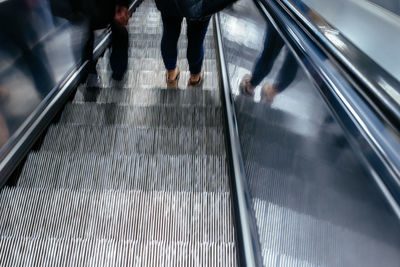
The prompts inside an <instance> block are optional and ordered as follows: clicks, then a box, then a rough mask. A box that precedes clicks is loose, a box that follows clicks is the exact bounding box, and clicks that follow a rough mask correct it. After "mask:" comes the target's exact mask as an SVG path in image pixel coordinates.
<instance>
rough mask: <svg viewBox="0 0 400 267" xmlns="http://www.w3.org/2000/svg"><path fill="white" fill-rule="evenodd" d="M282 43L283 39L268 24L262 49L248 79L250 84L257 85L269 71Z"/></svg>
mask: <svg viewBox="0 0 400 267" xmlns="http://www.w3.org/2000/svg"><path fill="white" fill-rule="evenodd" d="M283 44H284V43H283V40H282V39H281V37H280V36H279V34H278V33H277V32H276V30H275V29H274V28H273V26H269V27H268V29H267V33H266V36H265V42H264V51H263V53H262V54H261V56H260V58H259V59H258V60H257V63H256V65H255V67H254V70H253V73H252V77H251V79H250V84H251V85H252V86H253V87H256V86H258V85H259V84H260V83H261V81H262V80H263V79H264V78H265V77H266V76H267V75H268V73H269V72H270V71H271V68H272V66H273V64H274V60H275V59H276V57H277V56H278V55H279V51H280V50H281V48H282V47H283Z"/></svg>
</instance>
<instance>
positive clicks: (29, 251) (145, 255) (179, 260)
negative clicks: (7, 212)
mask: <svg viewBox="0 0 400 267" xmlns="http://www.w3.org/2000/svg"><path fill="white" fill-rule="evenodd" d="M0 246H1V247H2V248H5V249H4V250H0V259H2V266H30V265H31V264H32V263H35V265H37V266H73V267H75V266H93V267H97V266H143V267H153V266H192V267H203V266H216V267H218V266H220V267H225V266H226V267H234V266H237V262H236V251H235V246H234V245H233V244H230V243H195V244H193V243H188V242H186V243H185V242H168V243H167V242H157V241H151V242H132V241H116V240H100V239H43V238H33V239H32V238H24V239H21V238H4V237H3V238H0ZM39 255H40V256H39ZM3 264H4V265H3Z"/></svg>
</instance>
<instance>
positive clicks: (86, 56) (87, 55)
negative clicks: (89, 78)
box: [82, 27, 97, 74]
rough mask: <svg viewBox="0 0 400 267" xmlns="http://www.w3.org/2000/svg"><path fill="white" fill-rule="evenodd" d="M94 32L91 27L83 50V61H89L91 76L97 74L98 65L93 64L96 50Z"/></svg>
mask: <svg viewBox="0 0 400 267" xmlns="http://www.w3.org/2000/svg"><path fill="white" fill-rule="evenodd" d="M93 31H94V30H93V29H92V28H91V27H90V29H89V31H88V33H87V38H86V42H85V45H84V47H83V50H82V60H83V61H86V60H88V61H89V66H88V73H89V74H96V73H97V71H96V65H95V63H94V62H93V50H94V32H93Z"/></svg>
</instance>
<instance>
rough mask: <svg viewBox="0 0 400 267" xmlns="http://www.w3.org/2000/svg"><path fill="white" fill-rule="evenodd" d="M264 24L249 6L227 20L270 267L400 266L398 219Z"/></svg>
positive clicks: (231, 67) (249, 170)
mask: <svg viewBox="0 0 400 267" xmlns="http://www.w3.org/2000/svg"><path fill="white" fill-rule="evenodd" d="M261 21H264V20H263V18H262V17H261V16H260V14H259V13H258V11H257V10H255V9H254V6H253V5H252V1H241V2H238V3H237V4H236V5H234V6H233V8H231V9H228V10H226V11H224V12H223V13H222V14H221V22H222V23H221V28H222V36H223V37H224V38H223V42H224V47H225V55H226V60H227V64H228V71H229V75H230V83H231V86H232V91H231V93H232V94H233V96H234V99H235V103H234V104H235V111H236V115H237V119H238V127H239V129H238V130H239V136H240V141H241V147H242V152H243V159H244V165H245V172H246V179H247V184H248V186H249V188H250V191H251V195H252V200H253V213H254V214H255V217H256V220H257V225H258V235H259V238H260V243H261V247H262V251H263V259H264V265H265V266H282V265H283V266H378V265H382V264H383V265H385V266H398V262H399V261H400V253H399V252H400V238H399V237H400V225H399V222H398V219H397V217H396V216H395V215H394V214H393V212H392V210H391V209H390V208H389V207H388V205H387V203H386V201H385V200H384V198H383V197H382V194H381V192H380V191H379V190H378V188H377V186H376V185H375V183H374V180H373V179H372V177H370V176H369V174H368V173H367V172H366V171H365V169H364V167H363V166H362V164H361V163H360V161H359V159H358V157H357V156H356V154H355V152H354V151H353V150H352V149H351V147H350V146H349V143H348V141H347V139H346V137H345V135H344V132H343V130H342V129H341V127H340V126H339V124H338V123H337V122H336V120H335V119H334V118H333V117H332V115H331V112H330V110H329V108H328V107H327V106H326V104H325V103H324V102H323V101H322V99H321V97H320V96H319V94H318V93H317V90H316V89H315V88H314V85H313V84H312V83H311V81H310V80H309V78H308V77H307V76H306V74H305V73H304V71H303V70H302V68H300V67H299V66H298V65H297V61H296V60H295V58H294V56H293V55H292V54H291V52H290V50H289V49H287V48H286V45H285V43H284V42H283V40H281V39H280V36H279V34H277V33H276V32H275V31H274V30H273V28H272V26H271V25H266V23H265V21H264V22H263V23H261ZM236 23H240V27H241V28H246V24H248V25H249V28H250V29H252V27H254V25H257V26H258V31H257V33H253V32H254V31H253V30H251V31H249V32H248V34H247V35H246V41H242V38H243V37H242V34H241V31H238V32H237V33H236V32H235V31H231V30H230V29H232V28H235V27H234V26H232V24H236ZM260 36H265V39H262V38H260ZM235 40H240V41H235ZM246 44H251V45H246Z"/></svg>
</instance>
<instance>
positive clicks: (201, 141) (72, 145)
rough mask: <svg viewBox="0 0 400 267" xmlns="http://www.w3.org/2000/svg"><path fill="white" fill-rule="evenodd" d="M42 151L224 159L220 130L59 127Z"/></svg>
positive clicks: (60, 125) (55, 126)
mask: <svg viewBox="0 0 400 267" xmlns="http://www.w3.org/2000/svg"><path fill="white" fill-rule="evenodd" d="M40 149H41V150H42V151H59V152H63V151H70V152H96V153H100V154H123V155H132V154H151V155H154V154H162V155H164V154H165V155H184V154H188V155H220V156H225V155H226V152H225V143H224V135H223V131H222V129H220V128H129V127H113V126H90V125H89V126H88V125H72V124H58V125H53V126H51V127H50V128H49V130H48V132H47V134H46V137H45V138H44V140H43V143H42V145H41V148H40Z"/></svg>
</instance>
